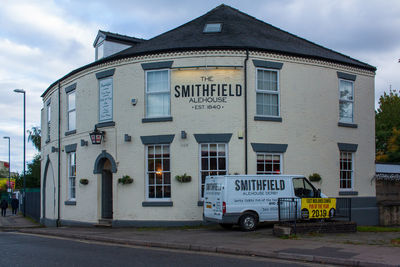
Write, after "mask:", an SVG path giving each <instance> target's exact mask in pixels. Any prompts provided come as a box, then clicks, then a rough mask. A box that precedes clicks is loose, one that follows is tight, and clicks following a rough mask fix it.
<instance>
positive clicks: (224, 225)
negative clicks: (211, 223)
mask: <svg viewBox="0 0 400 267" xmlns="http://www.w3.org/2000/svg"><path fill="white" fill-rule="evenodd" d="M219 225H220V226H221V227H222V228H224V229H232V227H233V224H230V223H220V224H219Z"/></svg>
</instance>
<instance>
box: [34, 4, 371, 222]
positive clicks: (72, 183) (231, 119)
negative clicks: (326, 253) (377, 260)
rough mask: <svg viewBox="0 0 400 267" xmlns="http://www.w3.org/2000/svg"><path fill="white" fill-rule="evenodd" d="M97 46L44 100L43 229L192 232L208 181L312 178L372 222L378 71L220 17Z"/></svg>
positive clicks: (107, 39) (218, 11)
mask: <svg viewBox="0 0 400 267" xmlns="http://www.w3.org/2000/svg"><path fill="white" fill-rule="evenodd" d="M93 46H94V48H95V61H94V62H92V63H90V64H88V65H85V66H83V67H80V68H78V69H76V70H73V71H71V72H70V73H68V74H66V75H65V76H64V77H61V78H60V79H58V80H57V81H55V82H54V83H53V84H51V85H50V86H49V87H48V88H47V89H46V90H45V92H44V93H43V94H42V98H43V109H42V113H41V115H42V116H41V124H42V139H43V141H44V142H42V150H41V151H42V152H41V153H42V157H41V159H42V177H41V179H42V180H41V182H42V183H41V184H42V194H41V220H42V222H43V223H44V224H46V225H48V226H55V225H82V226H84V225H88V226H89V225H96V224H104V223H106V224H107V223H108V224H111V225H113V226H155V225H166V226H167V225H194V224H200V223H201V222H202V203H203V191H204V182H205V177H206V176H207V175H219V174H301V175H304V176H306V177H308V176H309V175H310V174H312V173H318V174H320V175H321V177H322V180H321V181H319V182H314V186H315V187H316V188H321V190H322V192H323V193H325V194H326V195H328V196H331V197H351V198H352V205H353V206H352V208H353V216H352V218H353V219H354V220H356V221H357V222H358V223H362V224H376V223H377V222H378V211H377V207H376V197H375V184H374V182H373V179H372V178H373V177H374V173H375V167H374V155H375V138H374V78H375V71H376V68H375V67H373V66H371V65H368V64H366V63H363V62H361V61H358V60H356V59H353V58H351V57H349V56H345V55H343V54H340V53H338V52H335V51H333V50H330V49H328V48H325V47H323V46H320V45H317V44H315V43H312V42H310V41H307V40H305V39H303V38H301V37H298V36H295V35H293V34H290V33H288V32H286V31H283V30H281V29H279V28H276V27H274V26H272V25H270V24H267V23H265V22H263V21H261V20H258V19H256V18H254V17H251V16H249V15H247V14H245V13H243V12H241V11H239V10H237V9H234V8H232V7H229V6H226V5H220V6H218V7H216V8H215V9H213V10H211V11H209V12H208V13H206V14H204V15H202V16H200V17H198V18H196V19H194V20H192V21H190V22H188V23H186V24H183V25H182V26H179V27H177V28H175V29H172V30H170V31H168V32H166V33H163V34H161V35H158V36H156V37H154V38H151V39H148V40H144V39H139V38H134V37H129V36H124V35H119V34H115V33H110V32H105V31H99V32H98V35H97V37H96V39H95V41H94V44H93Z"/></svg>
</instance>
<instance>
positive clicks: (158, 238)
mask: <svg viewBox="0 0 400 267" xmlns="http://www.w3.org/2000/svg"><path fill="white" fill-rule="evenodd" d="M10 214H11V212H10V211H8V214H7V216H6V217H0V231H18V232H20V233H28V234H37V235H42V236H57V237H63V238H70V239H78V240H91V241H99V242H105V243H113V244H122V245H133V246H144V247H158V248H168V249H178V250H188V251H203V252H214V253H225V254H232V255H244V256H258V257H268V258H276V259H284V260H294V261H300V262H314V263H321V264H330V265H340V266H400V245H394V244H392V243H391V240H392V239H398V238H400V232H390V233H373V232H372V233H371V232H368V233H365V232H357V233H350V234H312V235H297V237H296V238H289V239H285V238H279V237H275V236H274V235H273V234H272V226H271V225H266V226H261V227H260V228H258V229H257V230H256V231H254V232H242V231H240V230H239V229H238V228H233V229H232V230H224V229H222V228H220V227H219V226H217V225H215V226H214V225H213V226H204V227H188V228H185V227H177V228H97V227H87V228H78V227H58V228H56V227H54V228H53V227H51V228H45V227H41V226H40V225H39V224H37V223H35V222H34V221H32V220H30V219H28V218H25V217H23V216H22V215H21V214H18V215H16V216H13V215H10Z"/></svg>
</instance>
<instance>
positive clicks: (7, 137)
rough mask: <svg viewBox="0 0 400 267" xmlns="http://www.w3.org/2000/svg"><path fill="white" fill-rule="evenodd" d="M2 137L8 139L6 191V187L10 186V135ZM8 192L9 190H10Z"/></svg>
mask: <svg viewBox="0 0 400 267" xmlns="http://www.w3.org/2000/svg"><path fill="white" fill-rule="evenodd" d="M3 138H4V139H8V187H7V192H8V188H11V182H10V181H11V161H10V137H9V136H4V137H3ZM9 192H11V190H10V191H9Z"/></svg>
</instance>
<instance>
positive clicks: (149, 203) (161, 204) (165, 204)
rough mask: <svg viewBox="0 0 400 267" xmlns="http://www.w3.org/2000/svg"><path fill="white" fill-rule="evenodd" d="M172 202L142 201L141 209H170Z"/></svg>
mask: <svg viewBox="0 0 400 267" xmlns="http://www.w3.org/2000/svg"><path fill="white" fill-rule="evenodd" d="M173 204H174V203H173V202H172V201H143V202H142V207H172V206H173Z"/></svg>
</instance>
